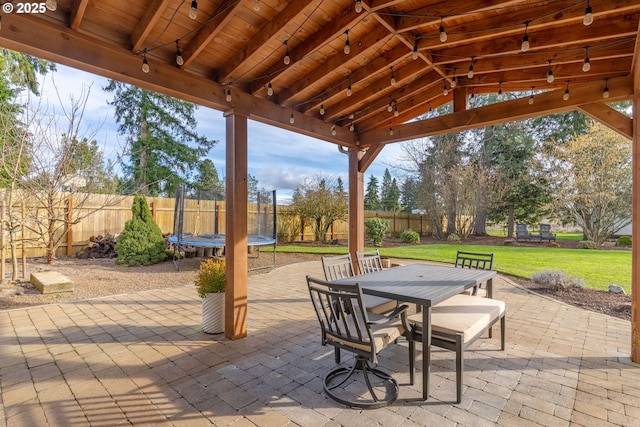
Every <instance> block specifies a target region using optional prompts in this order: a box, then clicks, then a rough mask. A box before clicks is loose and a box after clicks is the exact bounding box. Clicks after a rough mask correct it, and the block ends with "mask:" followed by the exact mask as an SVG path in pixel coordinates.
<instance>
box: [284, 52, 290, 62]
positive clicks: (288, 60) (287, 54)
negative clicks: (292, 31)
mask: <svg viewBox="0 0 640 427" xmlns="http://www.w3.org/2000/svg"><path fill="white" fill-rule="evenodd" d="M289 64H291V57H290V56H289V49H287V53H285V54H284V65H289Z"/></svg>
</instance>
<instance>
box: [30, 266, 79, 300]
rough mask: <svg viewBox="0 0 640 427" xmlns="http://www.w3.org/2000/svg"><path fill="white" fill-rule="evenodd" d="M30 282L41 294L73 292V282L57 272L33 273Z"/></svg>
mask: <svg viewBox="0 0 640 427" xmlns="http://www.w3.org/2000/svg"><path fill="white" fill-rule="evenodd" d="M29 281H30V282H31V283H32V284H33V286H35V287H36V288H38V290H39V291H40V293H41V294H53V293H57V292H73V282H72V281H71V280H70V279H69V278H68V277H67V276H64V275H62V274H60V273H58V272H56V271H39V272H37V273H31V278H30V280H29Z"/></svg>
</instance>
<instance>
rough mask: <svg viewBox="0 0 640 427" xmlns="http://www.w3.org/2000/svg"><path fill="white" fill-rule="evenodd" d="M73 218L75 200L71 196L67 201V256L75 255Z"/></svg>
mask: <svg viewBox="0 0 640 427" xmlns="http://www.w3.org/2000/svg"><path fill="white" fill-rule="evenodd" d="M72 218H73V198H72V197H71V196H69V198H68V199H67V256H68V257H70V256H71V255H73V227H72V226H71V221H72Z"/></svg>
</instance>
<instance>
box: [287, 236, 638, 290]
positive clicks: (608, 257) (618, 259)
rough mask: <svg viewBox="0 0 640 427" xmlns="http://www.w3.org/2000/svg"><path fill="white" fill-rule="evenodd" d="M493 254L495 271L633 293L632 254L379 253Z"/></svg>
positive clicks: (415, 249) (445, 249) (434, 248)
mask: <svg viewBox="0 0 640 427" xmlns="http://www.w3.org/2000/svg"><path fill="white" fill-rule="evenodd" d="M458 250H461V251H469V252H483V253H491V252H492V253H494V254H495V258H494V259H495V261H494V268H495V269H496V270H497V271H500V272H502V273H507V274H511V275H514V276H518V277H524V278H529V277H530V276H531V273H533V272H535V271H540V270H562V271H564V272H566V273H567V274H569V275H571V276H577V277H580V278H582V279H584V280H585V282H586V283H587V286H588V287H590V288H594V289H601V290H607V289H608V287H609V285H610V284H611V283H615V284H617V285H620V286H622V287H623V288H624V289H625V291H626V292H627V293H631V251H622V250H586V249H563V248H552V247H549V246H545V247H540V248H531V247H514V246H482V245H463V244H460V245H452V244H433V245H416V246H399V247H394V248H380V254H381V255H383V256H388V257H393V258H407V259H419V260H425V261H439V262H448V263H453V262H454V261H455V258H456V251H458ZM346 251H347V250H346V248H345V247H344V246H341V247H328V246H298V245H285V246H278V252H305V253H317V254H342V253H346Z"/></svg>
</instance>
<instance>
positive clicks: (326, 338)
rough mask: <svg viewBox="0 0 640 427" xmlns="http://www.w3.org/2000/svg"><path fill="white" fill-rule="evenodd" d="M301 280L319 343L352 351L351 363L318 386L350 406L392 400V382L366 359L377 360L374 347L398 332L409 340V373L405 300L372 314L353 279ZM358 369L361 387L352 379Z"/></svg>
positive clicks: (411, 347)
mask: <svg viewBox="0 0 640 427" xmlns="http://www.w3.org/2000/svg"><path fill="white" fill-rule="evenodd" d="M307 285H308V287H309V294H310V296H311V301H312V303H313V307H314V309H315V311H316V315H317V316H318V320H319V322H320V328H321V331H322V345H332V346H334V347H335V348H336V349H341V350H347V351H350V352H352V353H353V354H354V356H355V363H354V364H353V365H352V366H351V367H345V366H338V367H336V368H334V369H332V370H331V371H330V372H329V373H328V374H327V375H326V376H325V377H324V382H323V384H324V391H325V392H326V393H327V395H328V396H329V397H331V398H332V399H334V400H335V401H337V402H340V403H342V404H344V405H347V406H352V407H358V408H380V407H383V406H386V405H387V404H390V403H393V402H394V401H395V400H396V399H397V397H398V383H397V382H396V380H395V379H394V378H393V377H392V376H391V375H390V374H388V373H386V372H384V371H382V370H380V369H378V368H377V367H374V366H372V365H371V364H373V365H377V364H378V353H380V352H381V351H382V350H384V349H385V348H386V347H387V346H388V345H389V344H391V343H393V342H394V341H395V340H396V339H397V338H399V337H402V336H404V337H406V338H407V339H408V340H409V369H410V372H411V376H412V377H413V371H414V353H415V345H414V342H413V340H412V333H411V330H410V328H409V324H408V323H407V316H406V309H407V306H406V305H403V306H400V307H397V308H396V310H394V311H393V312H392V313H390V314H388V315H387V316H382V315H376V314H373V313H369V312H367V310H366V309H365V306H364V302H363V295H362V290H361V289H360V285H358V284H357V283H356V284H353V285H336V284H332V283H329V282H324V281H321V280H318V279H314V278H311V277H309V276H307ZM370 374H372V375H373V376H375V377H376V378H378V379H377V380H376V379H375V378H372V376H371V375H370ZM360 375H361V376H362V377H363V380H364V385H366V388H364V387H362V386H363V384H362V381H360V382H357V381H356V378H357V377H358V376H360ZM350 379H351V380H352V381H351V382H349V380H350ZM347 383H348V384H347ZM343 385H344V387H342V386H343Z"/></svg>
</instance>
